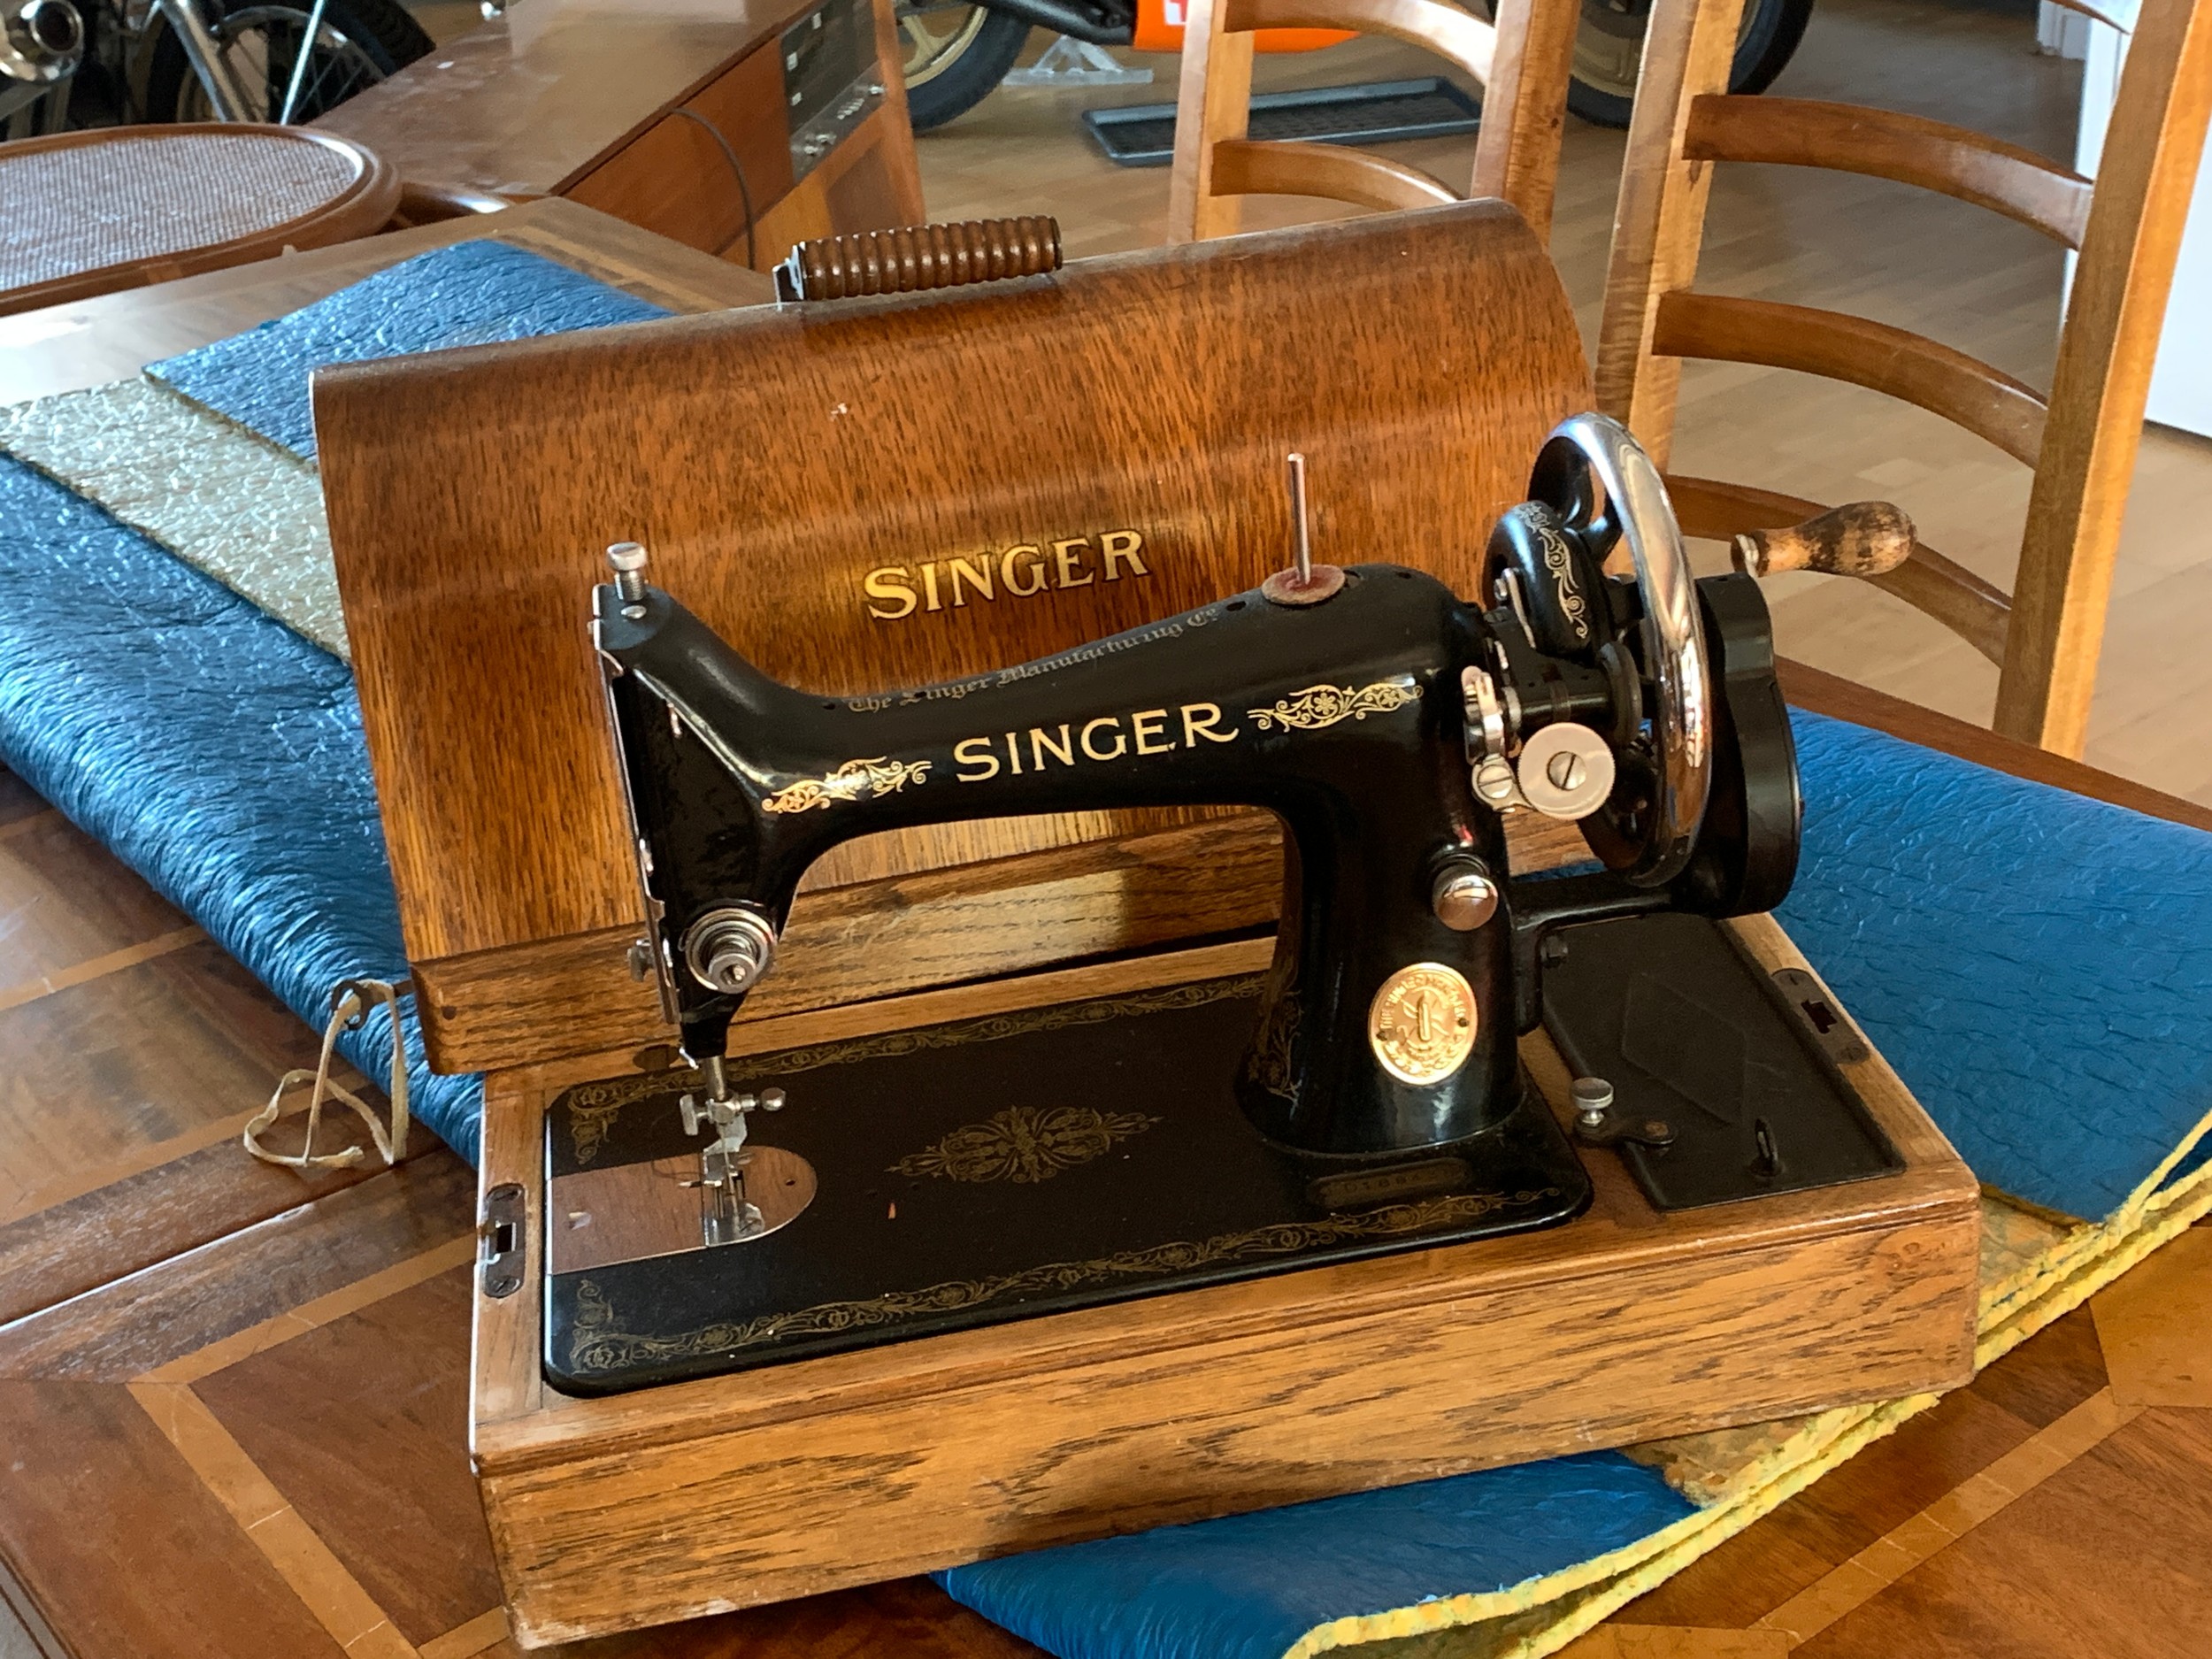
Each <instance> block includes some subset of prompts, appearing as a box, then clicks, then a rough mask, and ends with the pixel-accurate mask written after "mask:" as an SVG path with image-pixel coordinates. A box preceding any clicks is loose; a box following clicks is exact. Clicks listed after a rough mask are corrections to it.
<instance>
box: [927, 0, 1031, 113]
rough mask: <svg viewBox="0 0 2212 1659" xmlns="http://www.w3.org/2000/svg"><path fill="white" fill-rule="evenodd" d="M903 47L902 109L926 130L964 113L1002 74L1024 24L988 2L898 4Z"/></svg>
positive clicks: (1017, 52) (1018, 48)
mask: <svg viewBox="0 0 2212 1659" xmlns="http://www.w3.org/2000/svg"><path fill="white" fill-rule="evenodd" d="M898 19H899V41H900V42H901V44H902V45H903V46H904V47H905V48H906V109H907V114H908V115H909V116H910V118H911V119H912V120H913V123H914V130H915V131H916V132H918V133H926V132H927V131H929V129H930V128H931V127H942V126H943V125H944V124H945V123H946V122H947V121H949V120H951V119H953V118H954V117H955V116H959V115H965V114H966V113H967V112H968V111H970V110H972V109H973V108H974V107H975V106H976V105H977V104H980V103H982V102H983V100H984V99H985V98H986V97H987V96H989V94H990V91H991V89H992V88H994V87H995V86H997V85H998V83H999V82H1000V81H1003V80H1004V79H1005V78H1006V72H1007V71H1008V70H1010V69H1011V68H1012V67H1013V66H1014V60H1015V59H1016V58H1019V57H1020V56H1021V54H1022V46H1023V44H1024V43H1025V42H1026V41H1027V40H1028V39H1029V25H1028V24H1026V23H1025V22H1023V21H1022V19H1019V18H1018V17H1012V16H1010V15H1009V14H1008V13H1006V12H996V11H994V10H992V9H991V8H990V7H989V6H977V5H961V4H951V5H944V4H926V3H914V4H910V3H909V0H901V3H900V4H899V7H898Z"/></svg>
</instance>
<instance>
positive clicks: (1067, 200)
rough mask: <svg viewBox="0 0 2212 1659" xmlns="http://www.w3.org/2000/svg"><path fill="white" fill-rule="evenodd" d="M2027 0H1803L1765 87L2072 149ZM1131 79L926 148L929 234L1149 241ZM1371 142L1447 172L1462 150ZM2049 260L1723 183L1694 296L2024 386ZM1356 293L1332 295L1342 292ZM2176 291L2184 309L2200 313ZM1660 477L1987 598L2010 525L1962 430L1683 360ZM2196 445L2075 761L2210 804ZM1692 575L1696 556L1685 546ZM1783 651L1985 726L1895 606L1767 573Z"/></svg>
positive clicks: (1157, 223) (2036, 371) (2206, 488)
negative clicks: (1869, 525)
mask: <svg viewBox="0 0 2212 1659" xmlns="http://www.w3.org/2000/svg"><path fill="white" fill-rule="evenodd" d="M2034 38H2035V25H2034V16H2033V7H2032V5H2028V4H2013V3H2011V0H1995V4H1992V5H1987V6H1985V5H1978V4H1967V3H1964V0H1956V3H1954V4H1930V3H1928V0H1821V4H1820V5H1819V6H1818V7H1817V8H1816V10H1815V11H1814V12H1813V17H1812V22H1811V24H1810V26H1809V27H1808V29H1807V31H1806V35H1805V41H1804V44H1803V46H1802V47H1801V49H1800V50H1799V51H1798V53H1797V56H1796V57H1795V58H1794V59H1793V61H1792V63H1791V64H1790V65H1789V67H1788V68H1787V69H1786V70H1785V71H1784V72H1783V74H1782V77H1781V79H1780V80H1779V81H1777V82H1776V84H1775V87H1774V91H1775V92H1776V93H1777V94H1778V95H1787V96H1794V97H1807V98H1837V99H1842V100H1846V101H1855V102H1859V103H1866V104H1881V105H1885V106H1887V107H1890V108H1893V109H1901V110H1906V111H1912V112H1914V113H1917V114H1923V115H1929V116H1933V117H1937V118H1939V119H1945V120H1951V121H1957V122H1961V123H1963V124H1965V125H1967V126H1970V127H1978V128H1981V129H1983V130H1985V131H1988V132H1990V133H1993V134H1996V135H1998V136H2000V137H2002V138H2005V139H2008V140H2009V141H2011V142H2015V143H2019V144H2024V145H2026V146H2028V147H2029V148H2031V149H2034V150H2041V151H2042V152H2044V153H2046V154H2047V155H2052V156H2055V157H2062V158H2069V159H2070V157H2071V156H2072V154H2073V144H2074V123H2075V111H2076V108H2077V105H2078V88H2079V77H2080V67H2079V65H2077V64H2071V63H2068V62H2065V61H2062V60H2061V59H2058V58H2042V57H2038V56H2036V55H2035V54H2034V51H2033V45H2034ZM1125 56H1126V57H1127V60H1128V61H1129V62H1131V63H1133V64H1142V65H1150V66H1152V67H1153V68H1154V69H1155V70H1156V83H1155V84H1154V85H1153V86H1150V87H1143V88H1104V89H1099V90H1095V91H1092V92H1087V93H1086V92H1082V91H1079V90H1074V91H1064V92H1050V91H1036V90H1011V91H1010V90H1003V89H1002V90H1001V91H1000V92H998V93H996V94H995V95H993V96H991V97H990V98H988V99H987V100H985V101H984V103H983V104H980V105H979V106H978V107H977V108H976V109H975V110H974V111H972V112H971V113H970V114H968V115H966V116H964V117H963V118H962V119H960V120H958V121H956V122H955V123H953V124H952V125H951V126H950V127H946V128H943V129H941V131H939V132H936V133H932V134H926V135H924V137H923V138H922V140H921V141H920V147H919V149H920V156H921V165H922V179H923V185H924V190H925V194H926V199H927V201H928V204H929V211H930V215H931V217H932V218H934V219H970V218H986V217H990V216H992V215H995V214H1004V213H1052V214H1056V215H1057V216H1058V218H1059V219H1060V222H1061V228H1062V231H1063V234H1064V237H1065V239H1066V243H1067V249H1068V252H1069V254H1070V255H1071V257H1072V256H1076V255H1082V254H1095V253H1106V252H1112V251H1116V250H1123V249H1129V248H1138V247H1144V246H1148V245H1149V244H1151V243H1153V242H1157V241H1158V240H1160V238H1161V237H1162V236H1163V235H1164V230H1165V224H1166V216H1167V183H1168V176H1167V173H1166V171H1165V170H1164V169H1129V168H1120V167H1116V166H1114V165H1112V164H1110V163H1109V162H1108V161H1106V160H1105V159H1104V158H1103V157H1101V156H1100V155H1099V154H1098V153H1097V152H1096V151H1095V150H1094V149H1093V148H1092V146H1091V144H1090V142H1089V141H1088V139H1087V137H1085V136H1084V134H1083V133H1082V130H1081V128H1080V127H1079V124H1078V120H1077V117H1078V114H1079V111H1081V110H1082V109H1084V108H1086V107H1092V106H1102V105H1105V104H1128V103H1148V102H1165V101H1171V100H1172V99H1173V97H1174V96H1175V88H1174V84H1173V76H1174V73H1175V65H1176V60H1175V59H1173V58H1145V57H1139V56H1137V55H1134V54H1127V55H1125ZM1440 68H1441V65H1440V64H1439V63H1438V61H1437V60H1435V59H1432V58H1428V57H1427V56H1426V55H1425V54H1423V53H1420V52H1417V51H1415V50H1411V49H1409V48H1403V47H1400V46H1397V45H1395V44H1394V43H1391V42H1356V43H1354V44H1351V45H1348V46H1344V47H1339V48H1336V49H1334V50H1330V51H1326V52H1320V53H1315V54H1310V55H1307V56H1302V57H1294V58H1262V59H1260V60H1259V70H1258V75H1257V84H1259V85H1260V87H1261V88H1262V89H1263V90H1274V89H1279V88H1285V87H1290V86H1297V85H1315V84H1338V83H1343V82H1349V81H1363V80H1378V79H1383V78H1386V77H1395V76H1400V75H1415V74H1431V73H1438V72H1439V70H1440ZM1621 149H1622V134H1618V133H1612V132H1606V131H1602V130H1601V129H1599V128H1596V127H1588V126H1586V125H1584V124H1583V123H1581V122H1579V121H1576V120H1572V119H1570V121H1569V122H1568V124H1567V133H1566V143H1565V150H1564V155H1563V162H1562V168H1561V178H1560V194H1559V208H1558V214H1557V218H1556V219H1555V228H1554V233H1553V241H1552V256H1553V258H1554V259H1555V262H1556V263H1557V264H1558V265H1559V268H1560V271H1561V273H1562V275H1563V278H1564V280H1565V281H1566V284H1567V288H1568V291H1569V293H1570V294H1571V295H1572V296H1573V297H1574V299H1575V302H1576V306H1577V311H1578V315H1579V316H1580V317H1581V319H1582V321H1583V326H1584V331H1585V334H1586V335H1588V334H1594V329H1595V326H1596V318H1597V303H1598V299H1599V296H1600V294H1601V288H1602V284H1603V279H1604V269H1605V255H1606V243H1607V239H1608V237H1609V234H1610V232H1611V227H1612V213H1613V205H1614V196H1615V192H1616V189H1617V183H1618V178H1619V171H1620V158H1621ZM1384 153H1387V154H1391V155H1394V156H1396V157H1399V158H1400V159H1402V160H1407V161H1410V162H1413V163H1415V164H1417V165H1421V166H1425V167H1427V168H1429V169H1430V170H1431V171H1432V172H1435V173H1438V174H1439V175H1440V176H1441V177H1444V178H1446V179H1447V180H1449V179H1451V178H1453V177H1454V176H1455V174H1463V173H1464V170H1465V168H1466V167H1467V166H1468V165H1470V163H1471V156H1472V150H1471V141H1467V140H1437V141H1430V142H1421V143H1414V144H1402V145H1396V146H1391V147H1387V148H1386V150H1385V152H1384ZM1345 211H1348V210H1346V209H1343V208H1340V207H1339V206H1337V205H1336V204H1328V203H1322V202H1314V201H1306V200H1297V199H1277V198H1253V199H1251V200H1250V201H1249V202H1248V205H1247V208H1246V220H1245V222H1246V225H1247V227H1249V228H1259V227H1264V226H1274V225H1283V224H1294V223H1298V222H1302V221H1303V220H1307V219H1322V218H1333V217H1338V216H1340V214H1341V213H1343V212H1345ZM2064 275H2065V264H2064V259H2063V257H2062V250H2060V249H2059V247H2058V245H2057V244H2056V243H2055V242H2048V241H2047V240H2045V239H2044V238H2042V237H2040V236H2038V235H2037V234H2035V233H2033V232H2032V231H2030V230H2027V229H2025V228H2024V227H2021V226H2018V225H2016V224H2014V223H2012V222H2011V221H2009V220H2008V219H2001V218H1999V217H1997V216H1996V215H1995V214H1993V213H1988V212H1985V211H1981V210H1979V209H1977V208H1973V207H1969V206H1967V205H1965V204H1961V203H1956V202H1951V201H1948V200H1946V199H1944V198H1941V197H1939V196H1932V195H1930V194H1928V193H1926V192H1923V191H1916V190H1913V189H1910V188H1907V187H1905V186H1902V185H1893V184H1890V183H1887V182H1886V181H1883V180H1870V179H1858V178H1849V177H1845V176H1843V175H1839V174H1823V173H1806V172H1802V171H1801V170H1798V169H1790V168H1780V167H1745V166H1729V167H1722V168H1720V169H1719V170H1718V172H1717V175H1716V182H1715V186H1714V192H1713V211H1712V217H1711V230H1710V233H1709V237H1708V240H1707V244H1706V251H1705V256H1704V260H1703V264H1702V266H1701V272H1700V279H1701V286H1702V287H1705V288H1710V289H1713V290H1714V291H1716V292H1723V293H1733V294H1743V295H1749V296H1756V297H1762V298H1777V299H1787V300H1791V301H1794V302H1796V303H1803V304H1812V305H1826V306H1831V307H1834V308H1837V309H1839V310H1845V311H1857V312H1860V313H1862V314H1863V315H1866V316H1869V317H1872V318H1875V319H1878V320H1880V321H1883V322H1887V323H1892V324H1895V325H1897V326H1901V327H1906V328H1911V329H1914V330H1916V331H1917V332H1921V333H1924V334H1931V335H1932V336H1934V337H1935V338H1937V339H1939V340H1941V341H1944V342H1947V343H1948V344H1951V345H1955V346H1956V347H1958V348H1959V349H1962V350H1965V351H1968V352H1970V353H1972V354H1973V355H1975V356H1977V357H1983V358H1985V359H1987V360H1988V361H1990V362H1992V363H1993V364H1995V365H1997V366H1998V367H2000V368H2001V369H2003V370H2005V371H2007V372H2008V373H2013V374H2016V375H2018V376H2020V377H2021V378H2022V379H2024V380H2027V381H2028V382H2029V383H2031V384H2032V385H2038V386H2047V385H2048V384H2049V380H2050V373H2051V365H2052V362H2053V358H2054V355H2055V350H2056V347H2057V330H2058V322H2059V308H2060V304H2061V294H2062V284H2063V282H2064ZM1357 297H1358V296H1357V295H1356V294H1348V295H1347V296H1346V298H1347V301H1348V303H1357ZM2197 303H2201V300H2199V301H2198V302H2197ZM1674 466H1675V468H1676V470H1678V471H1679V472H1686V473H1692V474H1696V475H1701V476H1704V477H1710V478H1724V479H1732V480H1738V481H1740V482H1744V483H1748V484H1755V485H1758V486H1761V487H1763V488H1770V489H1778V490H1783V491H1786V492H1789V493H1792V494H1795V495H1804V496H1809V497H1811V498H1812V499H1815V500H1827V501H1847V500H1852V499H1855V498H1864V497H1878V498H1888V499H1893V500H1895V501H1896V502H1897V503H1898V504H1900V505H1901V506H1902V507H1903V508H1904V509H1905V510H1906V511H1908V512H1909V513H1911V514H1912V515H1913V517H1914V518H1915V520H1916V523H1917V524H1918V525H1919V526H1920V529H1921V533H1922V536H1923V539H1924V540H1925V541H1928V542H1929V544H1930V545H1932V546H1933V547H1937V548H1939V549H1942V550H1943V551H1944V552H1946V553H1947V554H1949V555H1950V556H1951V557H1954V558H1955V559H1957V560H1959V561H1960V562H1961V563H1962V564H1964V565H1968V566H1970V568H1972V569H1973V570H1975V571H1977V572H1980V573H1981V574H1983V575H1985V576H1986V577H1988V578H1989V579H1990V580H1993V581H1996V582H1997V583H1999V585H2000V586H2009V585H2010V581H2011V574H2012V568H2013V565H2014V562H2015V559H2016V555H2017V551H2018V546H2019V537H2020V529H2021V525H2022V521H2023V518H2024V515H2025V512H2026V509H2027V497H2028V481H2029V475H2028V472H2027V471H2026V469H2025V468H2024V467H2022V466H2019V465H2017V464H2016V463H2015V462H2013V461H2012V460H2010V459H2009V458H2008V457H2005V456H2004V455H2002V454H2001V453H2000V452H1999V451H1997V450H1996V449H1993V448H1992V447H1990V446H1989V445H1987V444H1985V443H1984V442H1982V441H1981V440H1979V439H1978V438H1974V437H1972V436H1970V435H1969V434H1966V433H1964V432H1962V431H1961V430H1960V429H1959V428H1957V427H1955V426H1951V425H1950V424H1949V423H1947V422H1946V421H1944V420H1941V419H1938V418H1937V417H1935V416H1933V415H1928V414H1924V413H1923V412H1922V411H1918V410H1916V409H1912V408H1910V407H1909V406H1907V405H1905V404H1902V403H1895V402H1893V401H1891V400H1890V399H1887V398H1884V397H1882V396H1878V395H1877V394H1875V393H1872V392H1867V391H1863V390H1861V389H1859V388H1855V387H1843V386H1834V385H1831V384H1829V383H1827V382H1824V381H1819V380H1812V379H1810V378H1809V377H1804V376H1799V375H1793V374H1789V373H1784V372H1782V371H1779V370H1764V369H1753V368H1746V367H1742V366H1740V365H1719V364H1693V365H1689V368H1688V370H1687V373H1686V377H1685V384H1684V391H1683V400H1682V419H1681V424H1680V427H1679V431H1678V440H1677V448H1676V451H1675V457H1674ZM2208 518H2212V442H2208V441H2206V440H2204V439H2200V438H2197V437H2193V436H2191V435H2189V434H2183V433H2178V432H2174V431H2170V430H2168V429H2166V428H2162V427H2156V426H2154V427H2152V428H2150V430H2149V432H2148V433H2147V436H2146V440H2145V442H2144V446H2143V450H2142V456H2141V459H2140V461H2139V465H2138V467H2137V472H2136V482H2135V490H2134V495H2133V499H2132V502H2131V507H2130V511H2129V517H2128V523H2127V532H2126V536H2125V539H2124V543H2123V546H2122V548H2121V552H2120V560H2119V573H2118V578H2117V582H2116V590H2115V596H2114V602H2113V607H2112V612H2111V618H2110V623H2109V632H2108V635H2107V640H2106V648H2105V656H2104V668H2103V673H2102V676H2101V680H2100V682H2099V687H2098V695H2097V700H2096V703H2095V705H2094V710H2093V719H2092V723H2091V729H2090V743H2089V749H2088V754H2087V758H2088V759H2089V760H2090V761H2091V762H2092V763H2093V764H2096V765H2098V766H2101V767H2103V768H2105V769H2107V770H2108V771H2112V772H2118V773H2120V774H2122V775H2123V776H2125V777H2130V778H2138V779H2140V780H2143V781H2145V782H2147V783H2151V784H2154V785H2156V786H2157V787H2161V788H2163V789H2166V790H2170V791H2171V792H2172V793H2174V794H2177V795H2185V796H2188V797H2190V798H2192V799H2195V800H2200V801H2206V802H2212V697H2208V695H2207V693H2208V691H2212V651H2208V650H2207V649H2205V647H2204V642H2203V641H2204V638H2205V634H2206V631H2207V629H2208V628H2212V537H2208V536H2207V535H2206V534H2205V533H2204V529H2203V526H2204V525H2205V524H2206V523H2207V522H2208ZM1705 552H1706V555H1707V556H1709V557H1711V558H1712V559H1713V560H1714V563H1715V566H1716V567H1717V565H1718V562H1719V553H1718V549H1705ZM1772 597H1773V599H1774V602H1775V611H1776V621H1777V626H1778V637H1779V642H1780V645H1781V649H1783V650H1784V651H1785V652H1786V653H1787V654H1788V655H1790V656H1792V657H1796V658H1798V659H1799V660H1801V661H1803V662H1807V663H1811V664H1816V665H1817V666H1820V667H1823V668H1826V669H1830V670H1832V671H1833V672H1836V673H1839V674H1842V675H1844V676H1846V677H1847V678H1849V679H1853V680H1859V681H1861V682H1862V683H1863V684H1867V685H1870V686H1873V687H1878V688H1879V689H1881V690H1884V691H1888V692H1891V693H1893V694H1895V695H1898V696H1901V697H1904V698H1907V699H1909V701H1912V702H1915V703H1924V704H1926V705H1927V706H1930V707H1932V708H1937V709H1941V710H1946V711H1947V712H1950V713H1955V714H1958V715H1962V716H1963V717H1965V718H1970V719H1976V720H1982V721H1986V720H1987V718H1989V711H1990V708H1991V704H1992V703H1993V699H1994V697H1995V695H1996V671H1995V669H1994V668H1993V667H1992V666H1991V665H1990V664H1988V663H1987V662H1985V660H1984V659H1983V658H1982V657H1979V656H1978V654H1977V653H1976V652H1975V651H1974V650H1973V649H1971V648H1970V647H1969V646H1967V645H1966V644H1964V643H1963V642H1962V641H1959V640H1958V639H1957V638H1956V637H1955V636H1954V635H1952V634H1949V633H1947V631H1946V630H1944V629H1943V628H1942V627H1941V626H1939V625H1938V624H1936V623H1934V622H1932V621H1930V620H1929V619H1927V618H1924V617H1923V616H1922V615H1921V614H1920V613H1919V612H1917V611H1913V610H1911V609H1910V608H1909V607H1908V606H1906V605H1905V604H1903V603H1901V602H1899V601H1897V600H1894V599H1892V598H1890V597H1888V596H1887V595H1884V594H1881V593H1879V592H1877V591H1875V590H1873V589H1871V588H1864V587H1862V586H1859V585H1856V584H1853V583H1850V582H1847V581H1841V580H1836V579H1833V578H1827V577H1817V576H1801V575H1796V576H1790V577H1786V578H1783V579H1782V580H1780V581H1778V582H1777V583H1775V584H1774V585H1773V588H1772Z"/></svg>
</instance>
